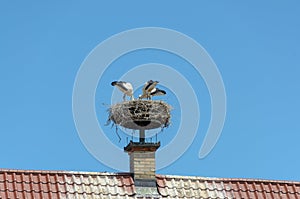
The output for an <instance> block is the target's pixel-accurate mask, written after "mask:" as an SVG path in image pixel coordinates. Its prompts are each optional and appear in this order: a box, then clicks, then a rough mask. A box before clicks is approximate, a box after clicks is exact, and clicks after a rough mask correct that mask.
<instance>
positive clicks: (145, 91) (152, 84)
mask: <svg viewBox="0 0 300 199" xmlns="http://www.w3.org/2000/svg"><path fill="white" fill-rule="evenodd" d="M158 83H159V82H158V81H153V80H149V81H147V82H146V83H145V85H144V87H143V94H142V95H140V96H139V99H143V98H147V99H149V98H150V93H151V91H152V90H153V89H155V86H156V85H157V84H158Z"/></svg>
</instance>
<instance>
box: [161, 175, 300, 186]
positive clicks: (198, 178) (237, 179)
mask: <svg viewBox="0 0 300 199" xmlns="http://www.w3.org/2000/svg"><path fill="white" fill-rule="evenodd" d="M156 177H157V178H173V179H189V180H204V181H220V182H224V181H227V182H228V181H231V182H232V181H235V182H260V183H264V182H265V183H280V184H297V185H298V184H299V185H300V181H291V180H268V179H255V178H217V177H202V176H181V175H163V174H156Z"/></svg>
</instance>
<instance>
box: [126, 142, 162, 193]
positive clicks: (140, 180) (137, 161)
mask: <svg viewBox="0 0 300 199" xmlns="http://www.w3.org/2000/svg"><path fill="white" fill-rule="evenodd" d="M159 147H160V142H158V143H145V142H133V141H130V143H129V144H128V145H127V146H126V147H125V148H124V150H125V151H126V152H127V153H128V155H129V159H130V172H131V173H132V174H133V177H134V184H135V186H142V187H156V178H155V152H156V150H157V149H158V148H159Z"/></svg>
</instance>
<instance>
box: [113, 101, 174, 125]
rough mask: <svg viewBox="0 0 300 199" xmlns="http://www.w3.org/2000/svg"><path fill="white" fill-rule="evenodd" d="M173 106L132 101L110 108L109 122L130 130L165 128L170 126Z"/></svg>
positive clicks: (162, 103) (163, 103)
mask: <svg viewBox="0 0 300 199" xmlns="http://www.w3.org/2000/svg"><path fill="white" fill-rule="evenodd" d="M170 110H171V106H170V105H168V104H167V103H165V102H163V101H158V100H132V101H124V102H122V103H118V104H114V105H112V106H111V107H110V108H109V118H108V120H110V121H113V122H114V123H115V124H116V125H120V126H123V127H125V128H128V129H145V130H148V129H155V128H165V127H168V126H169V124H170V118H171V114H170Z"/></svg>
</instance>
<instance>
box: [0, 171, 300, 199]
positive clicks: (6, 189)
mask: <svg viewBox="0 0 300 199" xmlns="http://www.w3.org/2000/svg"><path fill="white" fill-rule="evenodd" d="M156 180H157V187H156V189H157V192H158V193H159V195H144V196H142V195H139V194H138V193H137V192H136V190H137V187H135V185H134V181H133V178H132V176H131V174H130V173H104V172H72V171H33V170H10V169H0V199H15V198H19V199H22V198H24V199H25V198H26V199H59V198H67V199H78V198H79V199H81V198H83V199H85V198H89V199H90V198H93V199H98V198H149V199H150V198H259V199H261V198H268V199H269V198H271V199H273V198H274V199H275V198H282V199H285V198H288V199H297V198H299V199H300V182H290V181H272V180H255V179H230V178H203V177H191V176H172V175H156Z"/></svg>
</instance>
